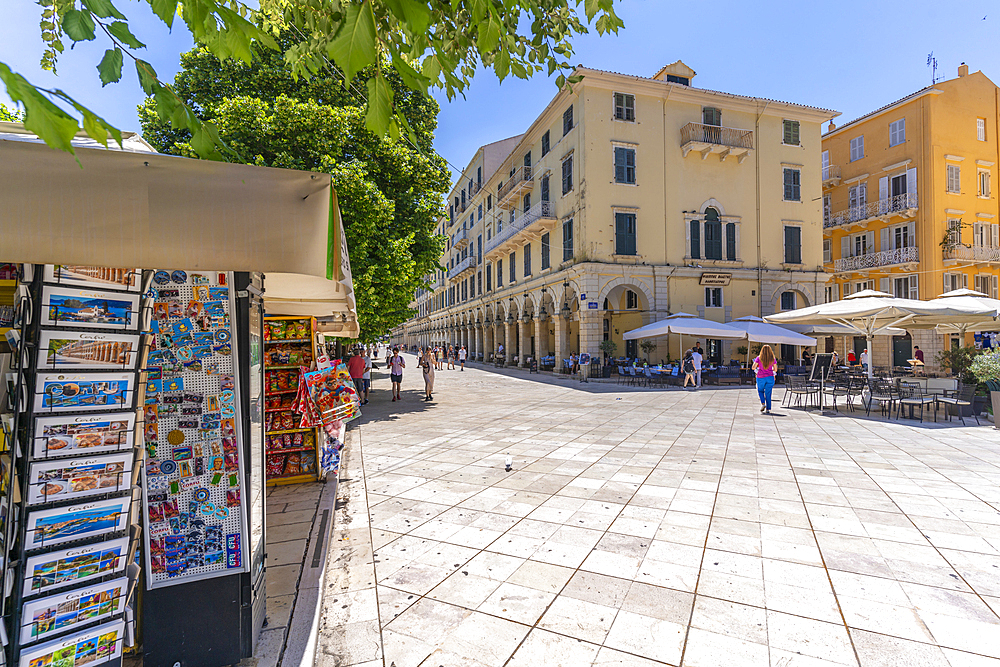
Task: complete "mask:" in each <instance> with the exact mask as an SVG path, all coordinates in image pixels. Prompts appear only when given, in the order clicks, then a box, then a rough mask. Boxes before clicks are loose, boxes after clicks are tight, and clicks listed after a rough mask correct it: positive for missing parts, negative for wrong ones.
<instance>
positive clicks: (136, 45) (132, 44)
mask: <svg viewBox="0 0 1000 667" xmlns="http://www.w3.org/2000/svg"><path fill="white" fill-rule="evenodd" d="M108 32H110V33H111V34H112V35H114V37H115V39H117V40H118V41H119V42H121V43H122V44H124V45H125V46H127V47H129V48H133V49H144V48H146V45H145V44H143V43H142V42H140V41H139V40H138V39H136V37H135V35H133V34H132V32H131V31H130V30H129V29H128V24H127V23H123V22H122V21H115V22H114V23H112V24H111V25H109V26H108Z"/></svg>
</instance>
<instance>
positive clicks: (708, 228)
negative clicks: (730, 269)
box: [705, 208, 722, 259]
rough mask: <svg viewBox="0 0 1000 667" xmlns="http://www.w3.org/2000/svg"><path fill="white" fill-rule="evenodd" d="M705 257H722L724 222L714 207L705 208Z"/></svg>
mask: <svg viewBox="0 0 1000 667" xmlns="http://www.w3.org/2000/svg"><path fill="white" fill-rule="evenodd" d="M705 259H722V223H721V222H720V221H719V212H718V211H717V210H715V209H714V208H709V209H706V210H705Z"/></svg>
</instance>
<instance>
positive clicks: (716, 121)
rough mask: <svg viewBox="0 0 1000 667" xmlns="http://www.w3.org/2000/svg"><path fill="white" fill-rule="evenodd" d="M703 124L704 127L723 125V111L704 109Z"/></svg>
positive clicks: (713, 108)
mask: <svg viewBox="0 0 1000 667" xmlns="http://www.w3.org/2000/svg"><path fill="white" fill-rule="evenodd" d="M701 122H702V124H704V125H715V126H716V127H718V126H719V125H722V109H716V108H715V107H704V108H702V110H701Z"/></svg>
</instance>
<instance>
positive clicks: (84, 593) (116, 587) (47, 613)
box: [21, 577, 128, 645]
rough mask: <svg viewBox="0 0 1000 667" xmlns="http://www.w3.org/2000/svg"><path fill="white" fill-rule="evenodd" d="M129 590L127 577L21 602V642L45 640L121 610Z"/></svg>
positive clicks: (28, 642)
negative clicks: (65, 630) (67, 629)
mask: <svg viewBox="0 0 1000 667" xmlns="http://www.w3.org/2000/svg"><path fill="white" fill-rule="evenodd" d="M127 593H128V577H120V578H118V579H114V580H112V581H107V582H104V583H100V584H96V585H94V586H90V587H88V588H78V589H76V590H73V591H69V592H68V593H59V594H57V595H50V596H49V597H46V598H43V599H41V600H35V601H32V602H26V603H24V607H23V611H22V612H21V644H22V645H24V644H30V643H32V642H35V641H38V640H39V639H45V638H47V637H48V636H50V635H52V634H53V633H56V632H61V631H62V630H64V629H66V628H69V627H72V626H74V625H80V624H83V623H89V622H91V621H95V620H106V619H107V618H109V617H111V616H113V615H115V614H119V613H121V611H122V609H123V608H124V607H125V598H126V595H127Z"/></svg>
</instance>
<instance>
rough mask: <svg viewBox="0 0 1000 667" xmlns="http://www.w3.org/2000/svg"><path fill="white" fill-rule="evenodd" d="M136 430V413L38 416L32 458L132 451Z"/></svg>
mask: <svg viewBox="0 0 1000 667" xmlns="http://www.w3.org/2000/svg"><path fill="white" fill-rule="evenodd" d="M134 428H135V413H133V412H115V413H110V414H100V415H65V416H58V417H38V418H36V419H35V442H34V447H33V453H32V455H33V457H34V458H35V459H46V458H50V457H54V456H67V455H80V454H82V453H86V454H88V455H89V454H96V453H100V452H114V451H120V450H127V449H132V443H133V432H134Z"/></svg>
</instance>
